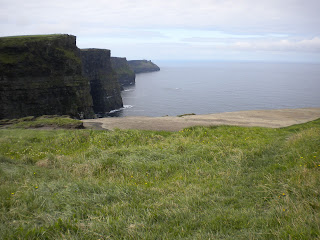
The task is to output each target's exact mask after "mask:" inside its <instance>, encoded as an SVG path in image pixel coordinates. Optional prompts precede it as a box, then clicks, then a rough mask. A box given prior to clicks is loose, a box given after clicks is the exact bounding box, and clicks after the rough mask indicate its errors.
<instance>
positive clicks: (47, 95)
mask: <svg viewBox="0 0 320 240" xmlns="http://www.w3.org/2000/svg"><path fill="white" fill-rule="evenodd" d="M92 105H93V103H92V98H91V95H90V85H89V81H88V80H87V79H86V78H85V77H83V76H82V65H81V58H80V50H79V49H78V48H77V46H76V37H75V36H72V35H66V34H57V35H43V36H42V35H41V36H40V35H38V36H17V37H1V38H0V119H4V118H21V117H25V116H41V115H69V116H71V117H75V118H80V117H81V118H82V117H84V118H92V117H94V113H93V109H92Z"/></svg>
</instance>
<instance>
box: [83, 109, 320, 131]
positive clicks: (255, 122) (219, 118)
mask: <svg viewBox="0 0 320 240" xmlns="http://www.w3.org/2000/svg"><path fill="white" fill-rule="evenodd" d="M318 118H320V108H298V109H278V110H252V111H240V112H226V113H215V114H206V115H185V116H182V117H119V118H116V117H108V118H98V119H85V120H82V121H83V123H84V127H86V128H93V129H95V128H96V126H99V128H100V129H101V128H102V129H109V130H112V129H115V128H119V129H141V130H156V131H179V130H181V129H184V128H187V127H191V126H214V125H235V126H258V127H270V128H280V127H287V126H290V125H294V124H300V123H305V122H309V121H313V120H315V119H318Z"/></svg>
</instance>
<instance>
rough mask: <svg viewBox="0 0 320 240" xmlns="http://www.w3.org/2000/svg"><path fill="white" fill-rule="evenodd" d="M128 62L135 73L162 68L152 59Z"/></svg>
mask: <svg viewBox="0 0 320 240" xmlns="http://www.w3.org/2000/svg"><path fill="white" fill-rule="evenodd" d="M128 64H129V66H130V68H131V69H132V70H133V71H134V72H135V73H146V72H155V71H160V68H159V67H158V66H157V65H156V64H154V63H153V62H151V61H150V60H149V61H148V60H130V61H128Z"/></svg>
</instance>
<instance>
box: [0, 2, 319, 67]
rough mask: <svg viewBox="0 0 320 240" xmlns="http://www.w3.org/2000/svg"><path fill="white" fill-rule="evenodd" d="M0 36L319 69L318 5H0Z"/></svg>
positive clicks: (160, 56)
mask: <svg viewBox="0 0 320 240" xmlns="http://www.w3.org/2000/svg"><path fill="white" fill-rule="evenodd" d="M0 6H1V7H0V35H1V36H13V35H31V34H52V33H68V34H73V35H76V36H77V45H78V47H79V48H106V49H111V54H112V55H113V56H119V57H127V58H128V59H151V60H164V59H169V60H175V59H176V60H179V59H184V60H259V61H304V62H305V61H307V62H312V61H313V62H320V17H319V12H320V0H90V1H89V0H50V1H48V0H0Z"/></svg>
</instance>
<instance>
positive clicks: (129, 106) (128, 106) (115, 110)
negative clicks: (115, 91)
mask: <svg viewBox="0 0 320 240" xmlns="http://www.w3.org/2000/svg"><path fill="white" fill-rule="evenodd" d="M128 108H133V106H132V105H123V107H122V108H118V109H114V110H111V111H110V112H108V113H109V114H110V113H115V112H119V111H121V110H124V109H128Z"/></svg>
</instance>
